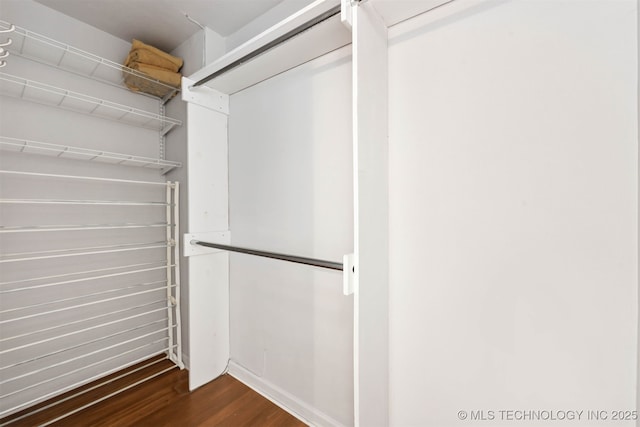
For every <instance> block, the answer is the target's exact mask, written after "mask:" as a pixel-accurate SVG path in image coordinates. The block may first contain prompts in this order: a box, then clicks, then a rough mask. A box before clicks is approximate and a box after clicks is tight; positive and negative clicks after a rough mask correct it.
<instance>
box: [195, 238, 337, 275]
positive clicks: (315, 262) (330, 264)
mask: <svg viewBox="0 0 640 427" xmlns="http://www.w3.org/2000/svg"><path fill="white" fill-rule="evenodd" d="M190 243H191V244H192V245H200V246H206V247H208V248H214V249H222V250H224V251H229V252H238V253H241V254H247V255H256V256H261V257H264V258H272V259H279V260H282V261H289V262H295V263H298V264H305V265H312V266H314V267H321V268H328V269H330V270H339V271H342V270H344V266H343V265H342V263H340V262H334V261H326V260H323V259H316V258H306V257H301V256H297V255H286V254H279V253H276V252H267V251H259V250H256V249H248V248H241V247H238V246H229V245H220V244H218V243H210V242H202V241H200V240H192V241H191V242H190Z"/></svg>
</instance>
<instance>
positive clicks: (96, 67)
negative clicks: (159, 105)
mask: <svg viewBox="0 0 640 427" xmlns="http://www.w3.org/2000/svg"><path fill="white" fill-rule="evenodd" d="M10 27H11V24H10V23H8V22H5V21H2V20H0V29H9V28H10ZM11 39H12V43H11V45H9V46H7V47H6V50H7V51H9V52H10V53H11V54H12V55H15V56H21V57H24V58H28V59H30V60H33V61H37V62H40V63H43V64H46V65H51V66H54V67H56V68H60V69H62V70H65V71H68V72H72V73H74V74H77V75H80V76H84V77H89V78H91V79H94V80H97V81H100V82H102V83H107V84H110V85H113V86H116V87H119V88H121V89H125V90H128V89H127V88H126V87H125V86H124V75H126V74H129V75H133V76H136V78H141V79H144V80H145V81H147V82H149V84H150V85H151V86H155V87H157V88H158V89H159V92H167V95H165V96H164V97H162V98H159V97H156V96H153V95H149V94H146V93H142V92H136V93H139V94H142V95H145V96H149V97H152V98H155V99H160V100H161V101H162V102H163V103H164V102H166V101H167V100H169V99H171V98H173V96H174V95H175V94H176V93H178V92H179V91H180V88H176V87H173V86H170V85H168V84H166V83H163V82H161V81H159V80H156V79H154V78H151V77H149V76H147V75H146V74H143V73H141V72H139V71H136V70H132V69H131V68H128V67H125V66H124V65H121V64H118V63H117V62H114V61H111V60H109V59H106V58H102V57H100V56H97V55H94V54H92V53H89V52H85V51H83V50H81V49H78V48H75V47H73V46H69V45H66V44H64V43H61V42H59V41H56V40H54V39H51V38H49V37H46V36H43V35H41V34H38V33H34V32H33V31H29V30H27V29H25V28H21V27H19V26H17V25H16V26H15V30H14V31H13V32H11Z"/></svg>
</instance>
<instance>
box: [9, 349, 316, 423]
mask: <svg viewBox="0 0 640 427" xmlns="http://www.w3.org/2000/svg"><path fill="white" fill-rule="evenodd" d="M169 366H171V364H170V362H168V361H166V360H162V361H160V362H158V363H156V364H154V365H153V367H149V368H146V369H143V370H142V371H139V372H137V373H134V374H131V375H129V376H128V377H127V378H126V379H121V380H117V381H115V382H114V383H113V384H109V385H106V386H103V387H100V388H97V389H95V390H91V391H89V392H87V393H85V394H83V395H81V396H78V397H75V398H73V399H69V400H68V401H65V402H62V403H60V404H57V405H55V406H54V407H51V408H48V409H45V410H42V411H41V412H38V413H36V414H33V415H30V416H29V417H26V418H22V419H19V420H16V418H18V417H20V415H21V414H20V413H17V414H13V415H12V416H10V417H7V418H5V419H2V420H0V424H3V423H5V422H9V421H11V420H15V421H14V422H11V423H10V424H9V426H37V425H41V424H43V423H46V422H48V421H50V420H54V419H56V418H57V417H59V416H60V415H62V414H64V413H67V412H69V411H70V410H74V409H77V408H80V407H81V406H83V405H85V404H86V403H87V402H90V401H92V400H94V399H96V398H98V397H101V396H106V395H108V394H110V393H112V392H113V391H114V390H116V389H118V388H121V387H123V386H125V385H127V384H133V383H134V382H136V381H137V380H139V379H140V378H143V377H145V376H147V375H149V374H150V373H154V372H159V371H161V370H163V369H166V368H168V367H169ZM115 376H116V375H115V374H114V375H113V377H115ZM89 387H91V385H88V386H86V387H85V389H87V388H89ZM76 391H77V390H76ZM69 394H70V393H69ZM69 394H67V395H63V396H60V397H58V398H57V399H56V400H58V401H60V400H61V399H64V398H65V397H66V396H68V395H69ZM48 403H51V401H49V402H45V403H43V404H41V405H39V407H42V406H46V405H47V404H48ZM31 409H34V408H31ZM51 425H53V426H58V427H62V426H64V427H68V426H74V427H75V426H113V427H115V426H117V427H126V426H154V427H155V426H172V427H173V426H180V427H183V426H184V427H191V426H228V427H248V426H260V427H270V426H278V427H300V426H305V425H306V424H304V423H302V422H301V421H300V420H298V419H297V418H295V417H293V416H292V415H291V414H289V413H288V412H286V411H284V410H282V409H281V408H279V407H278V406H276V405H274V404H273V403H271V402H270V401H269V400H267V399H265V398H264V397H262V396H261V395H259V394H258V393H256V392H255V391H253V390H251V389H250V388H249V387H247V386H245V385H244V384H242V383H241V382H239V381H237V380H236V379H234V378H233V377H231V376H229V375H223V376H221V377H220V378H218V379H216V380H214V381H212V382H211V383H209V384H206V385H204V386H202V387H200V388H199V389H197V390H195V391H194V392H192V393H189V389H188V373H187V371H186V370H182V371H180V370H178V369H173V370H171V371H169V372H166V373H164V374H162V375H160V376H158V377H157V378H154V379H152V380H149V381H146V382H144V383H142V384H140V385H137V386H135V387H133V388H131V389H129V390H127V391H125V392H123V393H120V394H117V395H115V396H113V397H110V398H109V399H106V400H104V401H102V402H100V403H98V404H96V405H93V406H90V407H88V408H86V409H83V410H81V411H79V412H77V413H76V414H74V415H71V416H68V417H65V418H63V419H60V420H59V421H57V422H55V423H53V424H51Z"/></svg>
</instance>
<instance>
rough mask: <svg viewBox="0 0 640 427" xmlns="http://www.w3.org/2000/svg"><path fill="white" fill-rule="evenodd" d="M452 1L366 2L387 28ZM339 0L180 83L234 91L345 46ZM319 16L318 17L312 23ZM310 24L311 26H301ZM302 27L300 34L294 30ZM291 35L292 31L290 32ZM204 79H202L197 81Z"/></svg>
mask: <svg viewBox="0 0 640 427" xmlns="http://www.w3.org/2000/svg"><path fill="white" fill-rule="evenodd" d="M451 1H453V0H393V1H390V0H371V3H372V4H373V5H374V7H375V8H376V10H377V12H378V13H379V14H380V17H381V18H382V20H383V21H384V23H385V25H386V26H387V27H391V26H393V25H395V24H398V23H400V22H403V21H405V20H407V19H410V18H412V17H414V16H417V15H420V14H422V13H425V12H428V11H429V10H432V9H434V8H436V7H438V6H441V5H443V4H445V3H449V2H451ZM339 8H340V0H316V1H315V2H313V3H311V4H310V5H308V6H307V7H305V8H303V9H301V10H300V11H299V12H297V13H295V14H293V15H291V16H289V17H288V18H286V19H284V20H282V21H280V22H279V23H278V24H276V25H274V26H272V27H271V28H269V29H267V30H266V31H264V32H262V33H260V34H259V35H257V36H256V37H254V38H252V39H251V40H249V41H247V42H246V43H244V44H242V45H240V46H238V47H237V48H236V49H233V50H232V51H230V52H229V53H227V54H226V55H224V56H223V57H221V58H220V59H218V60H217V61H215V62H212V63H211V64H209V65H207V66H205V67H204V68H202V69H200V70H199V71H197V72H196V73H194V74H192V75H191V76H189V77H188V79H186V81H183V89H184V86H185V85H188V86H187V89H192V88H194V86H193V85H194V83H195V84H196V85H199V84H204V85H205V86H207V87H210V88H212V89H215V90H217V91H219V92H222V93H225V94H233V93H236V92H239V91H241V90H243V89H245V88H247V87H249V86H252V85H254V84H256V83H259V82H261V81H263V80H266V79H269V78H271V77H273V76H276V75H278V74H280V73H282V72H284V71H287V70H289V69H291V68H294V67H297V66H298V65H301V64H304V63H306V62H308V61H310V60H312V59H315V58H318V57H320V56H322V55H325V54H327V53H329V52H331V51H333V50H336V49H339V48H341V47H343V46H346V45H349V44H351V30H350V29H348V28H347V26H346V25H344V24H343V22H342V21H341V15H340V13H337V14H335V12H336V10H339ZM316 18H319V19H320V21H319V22H317V21H315V19H316ZM310 22H312V23H313V24H312V25H311V26H308V25H307V24H308V23H310ZM300 29H302V31H301V32H297V31H296V30H300ZM293 34H295V35H293ZM204 79H209V80H208V81H206V82H205V83H203V82H202V81H203V80H204ZM187 89H185V90H184V92H187Z"/></svg>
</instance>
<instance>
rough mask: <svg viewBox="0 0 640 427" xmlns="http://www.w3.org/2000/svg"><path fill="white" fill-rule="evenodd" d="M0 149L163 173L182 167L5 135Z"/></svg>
mask: <svg viewBox="0 0 640 427" xmlns="http://www.w3.org/2000/svg"><path fill="white" fill-rule="evenodd" d="M0 150H4V151H16V152H20V153H25V154H39V155H46V156H53V157H60V158H66V159H77V160H87V161H92V162H102V163H113V164H118V165H125V166H138V167H143V168H150V169H159V170H160V171H162V173H163V174H165V173H167V172H169V171H170V170H172V169H174V168H179V167H182V163H180V162H174V161H169V160H162V159H154V158H150V157H142V156H133V155H129V154H122V153H113V152H109V151H102V150H92V149H88V148H80V147H71V146H68V145H59V144H50V143H46V142H37V141H29V140H26V139H18V138H10V137H6V136H0Z"/></svg>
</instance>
